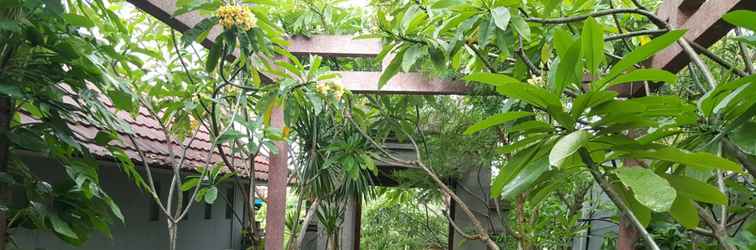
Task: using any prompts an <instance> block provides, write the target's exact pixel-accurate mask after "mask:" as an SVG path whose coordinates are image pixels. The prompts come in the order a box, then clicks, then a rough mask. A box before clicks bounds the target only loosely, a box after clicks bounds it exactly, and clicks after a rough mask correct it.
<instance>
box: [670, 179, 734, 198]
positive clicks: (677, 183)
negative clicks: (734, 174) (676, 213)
mask: <svg viewBox="0 0 756 250" xmlns="http://www.w3.org/2000/svg"><path fill="white" fill-rule="evenodd" d="M664 177H666V178H667V181H669V184H671V185H672V187H674V188H675V189H676V190H677V193H678V194H679V195H681V196H685V197H687V198H690V199H693V200H695V201H700V202H706V203H711V204H720V205H723V204H727V196H726V195H724V194H723V193H722V192H720V191H719V189H717V188H716V187H714V186H712V185H709V184H708V183H705V182H702V181H699V180H696V179H693V178H690V177H687V176H680V175H666V176H664Z"/></svg>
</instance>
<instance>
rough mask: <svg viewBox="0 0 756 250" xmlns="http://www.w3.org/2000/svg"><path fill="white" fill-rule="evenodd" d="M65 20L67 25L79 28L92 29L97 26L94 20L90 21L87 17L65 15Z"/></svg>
mask: <svg viewBox="0 0 756 250" xmlns="http://www.w3.org/2000/svg"><path fill="white" fill-rule="evenodd" d="M63 20H65V21H66V23H68V24H70V25H72V26H77V27H84V28H91V27H94V26H95V24H94V23H93V22H92V20H89V18H87V17H85V16H79V15H74V14H69V13H65V14H63Z"/></svg>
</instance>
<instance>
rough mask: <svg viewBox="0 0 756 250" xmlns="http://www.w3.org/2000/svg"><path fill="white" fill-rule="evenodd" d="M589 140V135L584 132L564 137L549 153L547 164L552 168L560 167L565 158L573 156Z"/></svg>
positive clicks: (579, 131) (580, 131) (576, 132)
mask: <svg viewBox="0 0 756 250" xmlns="http://www.w3.org/2000/svg"><path fill="white" fill-rule="evenodd" d="M590 138H591V133H589V132H588V131H584V130H578V131H575V132H572V133H570V134H568V135H565V136H564V137H562V138H561V139H559V141H557V143H556V144H554V147H553V148H552V149H551V153H549V164H551V165H552V166H557V167H558V166H561V165H562V162H564V160H565V159H567V157H570V156H571V155H573V154H575V152H577V150H578V149H580V148H581V147H583V145H585V143H586V142H588V140H589V139H590Z"/></svg>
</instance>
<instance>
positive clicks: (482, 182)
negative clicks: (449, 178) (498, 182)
mask: <svg viewBox="0 0 756 250" xmlns="http://www.w3.org/2000/svg"><path fill="white" fill-rule="evenodd" d="M454 189H455V190H454V192H455V193H456V194H457V196H459V198H460V199H462V201H464V202H465V204H466V205H467V207H469V208H470V210H472V212H473V213H474V214H475V217H476V218H477V219H478V220H479V221H480V222H481V223H482V224H483V226H484V227H485V228H486V230H488V233H489V234H492V233H495V232H496V231H498V230H500V229H501V223H500V222H499V219H498V217H497V214H496V213H495V212H493V211H491V209H490V207H489V205H488V204H489V203H490V201H491V198H490V195H489V193H490V190H491V168H490V167H477V168H474V169H471V170H470V171H467V172H466V173H465V174H464V175H463V176H462V178H461V179H459V180H457V182H456V185H455V187H454ZM450 203H451V206H452V207H450V208H449V211H450V212H451V213H452V216H453V217H452V220H453V221H454V224H455V225H456V226H457V227H459V228H460V229H461V230H462V231H463V232H464V233H467V234H474V233H475V228H474V227H473V223H472V221H471V220H470V218H469V217H467V215H466V214H465V213H464V211H463V210H462V209H461V208H459V207H458V205H457V204H456V203H454V202H450ZM449 230H450V232H449V238H450V240H449V243H450V245H449V249H453V250H486V249H488V247H487V246H486V242H485V241H482V240H469V239H465V238H464V237H463V236H462V235H460V234H459V233H457V231H456V230H454V227H449Z"/></svg>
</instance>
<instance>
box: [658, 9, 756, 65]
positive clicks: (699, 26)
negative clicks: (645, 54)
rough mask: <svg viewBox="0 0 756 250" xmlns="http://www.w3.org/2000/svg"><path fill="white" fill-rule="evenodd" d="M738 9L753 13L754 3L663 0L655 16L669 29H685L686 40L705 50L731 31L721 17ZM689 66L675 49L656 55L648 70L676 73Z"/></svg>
mask: <svg viewBox="0 0 756 250" xmlns="http://www.w3.org/2000/svg"><path fill="white" fill-rule="evenodd" d="M739 9H748V10H756V0H707V1H703V2H702V1H701V0H665V1H664V2H662V4H661V5H660V6H659V8H658V11H657V15H658V16H659V17H660V18H661V19H662V20H664V21H666V22H668V23H669V24H671V25H672V26H673V28H676V29H687V30H688V32H687V33H686V34H685V38H686V39H688V40H689V41H695V42H696V43H698V44H700V45H702V46H704V47H707V48H708V47H709V46H711V45H712V44H714V43H715V42H717V41H719V40H720V39H722V37H724V36H725V35H726V34H727V32H729V31H730V30H731V29H732V26H731V25H729V24H728V23H727V22H725V21H724V20H722V19H721V18H722V16H724V15H725V14H727V13H728V12H731V11H734V10H739ZM689 62H690V58H688V56H687V55H686V54H685V53H684V52H683V50H682V48H681V47H680V46H678V45H675V46H670V47H668V48H667V49H665V50H663V51H662V52H660V53H658V54H656V55H655V56H654V57H653V58H652V59H651V67H653V68H661V69H665V70H668V71H672V72H678V71H680V70H681V69H683V68H684V67H685V66H687V65H688V63H689Z"/></svg>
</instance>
